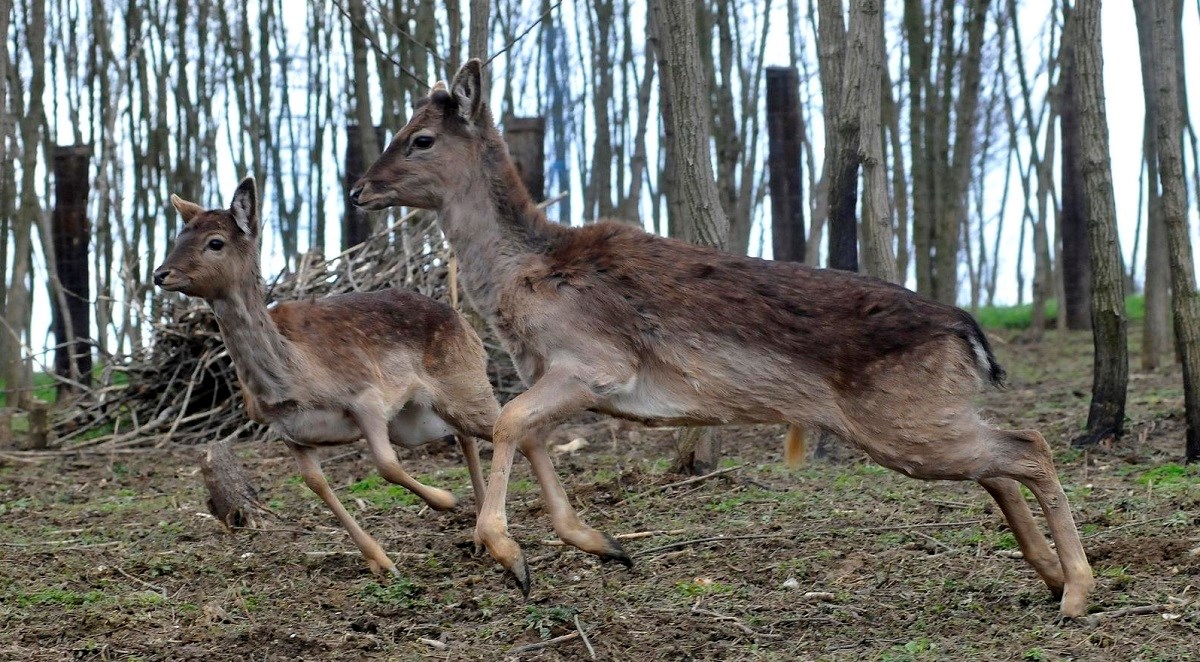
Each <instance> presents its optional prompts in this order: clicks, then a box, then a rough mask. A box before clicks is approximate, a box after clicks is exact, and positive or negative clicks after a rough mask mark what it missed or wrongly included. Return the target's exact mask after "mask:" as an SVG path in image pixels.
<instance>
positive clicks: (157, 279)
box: [154, 269, 171, 287]
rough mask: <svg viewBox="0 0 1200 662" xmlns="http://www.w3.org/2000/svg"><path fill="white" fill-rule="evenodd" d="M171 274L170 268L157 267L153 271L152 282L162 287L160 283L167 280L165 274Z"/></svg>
mask: <svg viewBox="0 0 1200 662" xmlns="http://www.w3.org/2000/svg"><path fill="white" fill-rule="evenodd" d="M170 275H171V270H170V269H159V270H158V271H155V272H154V284H155V285H157V286H159V287H162V284H163V283H165V282H166V281H167V276H170Z"/></svg>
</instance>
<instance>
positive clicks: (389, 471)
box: [354, 412, 458, 510]
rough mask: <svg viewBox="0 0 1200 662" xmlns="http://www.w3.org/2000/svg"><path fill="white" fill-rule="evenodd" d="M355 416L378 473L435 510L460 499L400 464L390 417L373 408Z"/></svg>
mask: <svg viewBox="0 0 1200 662" xmlns="http://www.w3.org/2000/svg"><path fill="white" fill-rule="evenodd" d="M354 418H355V420H356V421H357V422H358V427H359V429H360V430H362V433H363V436H364V437H366V438H367V447H368V448H369V449H371V458H372V459H373V460H374V461H375V466H376V467H377V468H378V469H379V475H380V476H383V479H384V480H386V481H387V482H389V483H394V484H396V485H402V486H404V488H405V489H407V490H408V491H410V492H412V493H413V494H415V495H417V496H419V497H421V500H423V501H424V502H425V503H427V504H429V507H430V508H433V509H434V510H450V509H451V508H453V507H454V505H455V504H456V503H458V500H457V499H455V498H454V495H453V494H451V493H449V492H447V491H446V490H443V489H441V488H437V487H431V486H429V485H425V484H424V483H421V482H420V481H418V480H417V479H416V478H413V477H412V476H410V475H408V473H407V472H406V471H404V469H403V468H402V467H401V466H400V458H398V457H396V449H394V448H392V442H391V441H390V440H389V439H388V430H387V419H386V418H384V417H383V416H381V415H377V414H374V413H371V412H355V414H354Z"/></svg>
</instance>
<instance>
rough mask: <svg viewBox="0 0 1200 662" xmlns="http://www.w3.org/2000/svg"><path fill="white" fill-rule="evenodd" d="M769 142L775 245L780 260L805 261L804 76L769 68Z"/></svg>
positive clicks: (772, 234) (773, 247) (773, 246)
mask: <svg viewBox="0 0 1200 662" xmlns="http://www.w3.org/2000/svg"><path fill="white" fill-rule="evenodd" d="M766 92H767V141H768V143H769V145H768V151H769V155H770V156H769V159H768V169H769V170H770V185H771V243H772V246H771V247H772V252H773V255H774V257H775V259H776V260H787V261H791V262H803V261H804V249H805V246H804V239H805V234H804V186H803V182H804V176H803V173H802V172H801V151H800V150H801V144H800V136H801V134H802V131H803V129H802V127H801V120H800V74H799V72H798V71H797V70H796V68H795V67H768V68H767V91H766Z"/></svg>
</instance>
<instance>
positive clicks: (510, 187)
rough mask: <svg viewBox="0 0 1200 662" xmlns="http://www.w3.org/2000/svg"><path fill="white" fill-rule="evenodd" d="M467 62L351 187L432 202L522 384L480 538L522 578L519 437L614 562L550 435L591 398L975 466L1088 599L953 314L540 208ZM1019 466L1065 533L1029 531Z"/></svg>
mask: <svg viewBox="0 0 1200 662" xmlns="http://www.w3.org/2000/svg"><path fill="white" fill-rule="evenodd" d="M480 71H481V65H480V63H479V62H478V61H477V60H472V61H470V62H468V63H467V64H466V65H465V66H463V68H462V69H461V70H460V71H459V72H458V75H457V76H456V77H455V79H454V82H453V83H452V84H451V86H450V87H449V88H447V87H446V85H445V84H444V83H440V82H439V83H438V84H436V85H435V86H434V87H433V89H432V91H431V92H430V94H429V97H428V98H427V99H426V100H425V101H424V102H423V103H422V104H421V105H420V107H419V108H418V109H417V110H416V111H415V112H414V114H413V116H412V119H411V120H410V121H409V122H408V124H407V125H406V126H405V127H404V128H403V129H401V130H400V132H399V133H397V134H396V137H395V138H394V139H393V140H392V142H391V144H390V145H389V146H388V148H387V150H386V151H385V152H384V153H383V155H382V156H380V158H379V160H378V161H377V162H375V163H374V164H373V165H372V166H371V167H370V168H369V169H368V170H367V173H366V174H365V175H363V177H362V178H361V179H360V180H359V182H358V183H357V184H356V186H355V188H354V189H353V191H352V192H351V195H352V196H353V199H354V200H355V202H357V203H358V204H359V205H360V206H362V207H364V208H367V209H384V208H386V207H392V206H408V207H421V208H425V209H436V210H438V211H439V212H440V218H441V221H440V222H441V226H442V230H443V231H444V233H445V235H446V238H447V240H448V241H449V242H450V244H451V246H452V247H453V249H454V250H455V252H456V253H457V255H458V257H459V262H460V265H461V269H462V282H463V284H464V286H465V289H466V292H467V294H468V296H469V297H470V300H471V302H472V304H473V305H474V306H475V308H476V309H477V310H478V311H479V312H480V313H481V314H483V315H484V316H485V317H486V318H487V319H488V321H489V322H490V324H491V325H492V327H493V328H494V329H495V330H496V332H497V334H498V335H499V336H500V338H501V339H502V341H503V342H504V345H505V347H506V349H507V350H508V351H509V353H510V354H512V357H513V360H514V362H515V363H516V366H517V369H518V371H519V373H520V375H521V377H522V379H523V380H525V382H526V383H527V384H529V385H530V387H529V390H527V391H526V392H525V393H523V394H521V395H520V396H518V397H516V398H515V399H513V400H512V401H511V402H509V403H508V404H507V405H505V407H504V409H503V410H502V412H501V414H500V418H499V420H498V421H497V422H496V427H495V430H494V434H493V444H494V456H493V465H492V468H491V473H490V474H489V478H488V485H487V493H486V496H485V497H484V502H483V506H482V510H481V512H480V513H479V520H478V523H477V526H476V533H475V536H476V540H477V542H481V543H483V544H484V545H485V546H486V547H487V549H488V551H489V552H490V553H491V555H492V556H493V557H494V558H495V559H496V560H498V561H499V562H500V563H501V564H502V565H503V566H504V567H505V568H506V569H508V570H509V571H510V572H511V573H513V574H514V575H515V577H516V579H517V581H518V583H519V585H520V587H521V588H522V589H523V590H528V586H529V572H528V567H527V565H526V564H525V561H524V558H523V555H522V553H521V549H520V547H519V546H518V545H517V543H516V542H515V541H513V540H512V539H511V538H510V537H509V536H508V532H507V520H506V515H505V504H504V500H505V490H506V485H507V481H508V476H509V470H510V466H511V464H512V460H513V454H514V451H515V450H518V449H519V450H521V451H524V453H525V455H526V456H527V457H528V458H529V461H530V464H531V465H532V467H533V471H534V473H535V474H536V476H537V479H538V481H539V482H540V483H541V487H542V491H543V495H544V499H545V502H546V507H547V509H548V511H549V513H550V515H551V518H552V519H553V523H554V529H555V533H556V534H557V535H558V537H559V538H561V539H562V540H563V541H564V542H566V543H568V544H570V545H574V546H575V547H578V548H579V549H581V550H584V551H586V552H590V553H592V554H596V555H599V556H600V557H602V558H605V559H615V560H618V561H621V562H624V563H626V564H629V563H630V559H629V556H628V555H627V554H626V553H625V552H624V551H623V550H622V549H621V547H620V545H619V544H618V543H617V542H616V541H615V540H614V539H613V538H612V537H610V536H608V535H606V534H604V533H601V532H599V531H596V530H595V529H593V528H591V527H590V526H587V525H586V524H584V523H583V522H581V521H580V519H579V517H578V516H577V515H576V513H575V511H574V510H573V509H572V508H571V504H570V501H569V500H568V498H567V495H566V493H565V492H564V490H563V488H562V486H561V485H560V483H559V482H558V480H557V477H556V476H555V472H554V469H553V467H552V466H551V463H550V458H549V457H548V455H547V453H546V451H545V449H544V448H543V446H542V439H543V438H544V437H545V436H546V435H547V433H548V432H549V431H550V430H551V429H552V428H553V427H554V426H555V425H556V424H557V423H558V422H560V421H562V420H563V419H565V418H566V417H568V416H570V415H572V414H575V413H577V412H581V411H583V410H589V409H590V410H594V411H599V412H603V413H606V414H610V415H613V416H617V417H621V418H625V419H632V420H635V421H642V422H647V423H653V424H655V425H722V424H728V423H776V422H778V423H789V424H792V425H793V429H798V430H805V429H808V430H815V429H823V430H827V431H830V432H832V433H833V434H835V435H836V436H838V437H839V438H841V439H845V440H847V441H849V442H850V443H853V444H854V445H856V446H858V447H859V448H861V449H862V450H864V451H865V452H866V453H867V454H868V455H869V456H870V457H871V458H872V459H873V460H875V461H876V462H878V463H879V464H881V465H883V466H885V467H888V468H889V469H893V470H896V471H899V472H901V473H903V474H905V475H908V476H912V477H915V478H922V479H946V480H973V481H976V482H978V483H979V484H981V485H982V486H983V488H984V489H985V490H987V491H988V492H989V493H990V494H991V495H992V497H994V498H995V500H996V502H997V503H998V504H999V505H1000V509H1001V510H1002V511H1003V512H1004V515H1005V517H1006V518H1007V519H1008V523H1009V526H1010V527H1011V528H1012V531H1013V534H1014V535H1015V536H1016V538H1017V541H1018V543H1019V545H1020V548H1021V551H1022V552H1023V553H1024V557H1025V559H1026V560H1027V561H1028V562H1029V564H1030V565H1031V566H1033V569H1034V570H1036V571H1037V573H1038V574H1039V575H1040V576H1041V578H1042V579H1043V580H1045V582H1046V584H1047V585H1048V586H1049V588H1050V590H1051V592H1052V593H1053V594H1054V595H1055V596H1056V597H1059V598H1061V613H1062V614H1063V615H1065V616H1080V615H1082V614H1083V613H1084V611H1085V609H1086V608H1087V596H1088V592H1089V591H1090V590H1091V588H1092V584H1093V579H1092V572H1091V567H1090V566H1089V565H1088V561H1087V558H1086V556H1085V554H1084V550H1083V545H1082V544H1081V543H1080V540H1079V534H1078V532H1077V531H1076V529H1075V523H1074V521H1073V519H1072V516H1071V508H1070V505H1069V504H1068V503H1067V497H1066V494H1064V492H1063V489H1062V486H1061V485H1060V484H1059V481H1058V477H1057V475H1056V473H1055V469H1054V464H1053V461H1052V459H1051V454H1050V446H1049V445H1048V444H1047V443H1046V440H1045V439H1044V438H1043V437H1042V435H1041V434H1039V433H1038V432H1036V431H1033V430H998V429H995V428H993V427H990V426H988V425H987V424H986V423H984V422H983V421H982V420H981V419H980V417H979V414H978V412H977V409H976V407H975V406H974V404H973V402H972V400H973V397H974V396H975V395H976V394H977V393H978V392H979V391H980V390H981V388H982V387H983V386H985V385H989V384H990V385H996V386H999V385H1001V384H1002V381H1003V378H1004V371H1003V369H1002V368H1001V367H1000V365H999V364H998V363H997V362H996V359H995V357H994V356H993V355H992V351H991V349H990V348H989V346H988V340H987V337H986V336H985V335H984V333H983V332H982V330H981V329H980V328H979V325H978V324H977V323H976V322H975V320H974V319H973V318H972V317H971V316H970V315H969V314H967V313H966V312H964V311H962V310H960V309H958V308H955V307H952V306H946V305H942V304H939V303H936V302H934V301H931V300H929V299H926V298H925V297H922V296H919V295H917V294H916V293H914V292H911V291H909V290H907V289H905V288H903V287H899V286H896V285H892V284H889V283H886V282H882V281H879V280H876V279H873V278H868V277H864V276H860V275H857V274H854V273H847V272H842V271H833V270H822V269H813V268H809V267H806V266H802V265H799V264H792V263H785V262H773V261H767V260H759V259H755V258H751V257H745V256H741V255H731V254H729V253H724V252H720V251H717V250H713V249H710V248H704V247H700V246H693V245H690V244H687V243H684V242H681V241H676V240H673V239H667V238H663V237H659V236H656V235H653V234H648V233H646V232H643V231H642V230H641V229H638V228H635V227H631V226H630V225H627V224H621V223H614V222H601V223H596V224H594V225H588V226H584V227H566V226H562V225H556V224H552V223H550V222H549V221H548V220H547V219H546V217H545V216H544V214H543V213H542V212H541V211H540V210H539V209H538V208H537V207H536V206H535V205H534V204H533V201H532V200H531V199H530V197H529V195H528V193H527V192H526V191H525V189H524V188H523V187H522V185H521V180H520V178H519V177H518V176H517V172H516V171H515V169H514V167H513V164H512V162H511V160H510V158H509V155H508V151H507V149H506V147H505V144H504V141H503V140H502V138H501V136H500V133H499V132H498V131H497V130H496V127H495V126H494V124H493V119H492V116H491V113H490V112H489V110H488V108H487V106H486V105H485V103H484V96H483V90H482V89H481V81H480ZM1020 485H1025V486H1027V487H1028V488H1029V489H1030V491H1031V492H1032V493H1033V495H1034V496H1035V497H1036V499H1037V501H1038V503H1039V504H1040V505H1041V508H1042V511H1043V513H1045V516H1046V520H1047V522H1048V524H1049V527H1050V531H1051V533H1052V534H1053V536H1054V540H1055V542H1056V543H1057V552H1056V551H1055V550H1053V549H1051V547H1050V545H1049V544H1048V542H1047V540H1046V539H1045V538H1044V537H1043V535H1042V534H1041V533H1040V532H1039V530H1038V527H1037V525H1036V524H1035V522H1034V519H1033V514H1032V512H1031V511H1030V508H1029V505H1028V504H1027V503H1026V501H1025V499H1024V498H1023V497H1022V495H1021V492H1020Z"/></svg>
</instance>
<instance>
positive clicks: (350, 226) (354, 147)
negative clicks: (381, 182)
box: [342, 124, 383, 251]
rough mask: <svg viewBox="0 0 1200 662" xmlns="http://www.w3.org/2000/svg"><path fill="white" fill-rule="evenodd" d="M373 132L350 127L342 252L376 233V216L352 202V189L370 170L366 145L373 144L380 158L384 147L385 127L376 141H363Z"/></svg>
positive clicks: (344, 177) (347, 129)
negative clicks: (373, 232) (364, 136)
mask: <svg viewBox="0 0 1200 662" xmlns="http://www.w3.org/2000/svg"><path fill="white" fill-rule="evenodd" d="M370 133H371V132H370V131H362V130H361V129H360V128H359V125H358V124H347V125H346V168H345V170H344V171H343V173H342V199H343V200H344V201H345V204H346V206H345V210H346V212H345V214H344V215H343V216H342V250H343V251H344V250H346V249H348V248H350V247H351V246H357V245H359V244H361V243H362V242H364V241H366V240H367V237H370V236H371V233H372V231H373V228H372V224H371V216H372V212H368V211H364V210H363V209H361V208H360V207H359V206H358V205H355V204H354V202H353V201H352V200H350V189H351V188H353V187H354V183H355V182H357V181H358V178H359V177H362V175H363V173H364V172H366V171H367V168H368V167H370V165H371V163H372V161H368V160H367V158H366V154H364V153H363V151H362V146H363V144H364V142H365V143H371V145H372V146H373V147H374V148H375V153H376V154H378V153H379V151H380V148H381V147H382V146H383V127H375V131H374V134H375V140H365V141H364V140H363V138H362V135H363V134H367V135H370Z"/></svg>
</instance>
